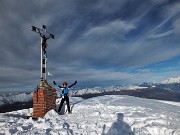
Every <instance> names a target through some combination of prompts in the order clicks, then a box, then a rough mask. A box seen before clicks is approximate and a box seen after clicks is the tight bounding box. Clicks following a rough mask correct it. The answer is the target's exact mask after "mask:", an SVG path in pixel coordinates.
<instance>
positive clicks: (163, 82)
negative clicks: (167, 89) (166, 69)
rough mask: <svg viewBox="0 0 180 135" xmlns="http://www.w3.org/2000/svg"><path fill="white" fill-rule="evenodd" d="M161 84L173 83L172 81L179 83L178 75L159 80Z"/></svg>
mask: <svg viewBox="0 0 180 135" xmlns="http://www.w3.org/2000/svg"><path fill="white" fill-rule="evenodd" d="M160 83H161V84H173V83H180V77H177V78H169V79H166V80H164V81H161V82H160Z"/></svg>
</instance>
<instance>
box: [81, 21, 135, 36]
mask: <svg viewBox="0 0 180 135" xmlns="http://www.w3.org/2000/svg"><path fill="white" fill-rule="evenodd" d="M135 28H136V27H135V26H134V25H132V24H128V23H127V22H125V21H122V20H115V21H112V22H110V23H108V24H104V25H101V26H97V27H93V28H92V29H90V30H88V31H87V32H86V33H85V34H84V35H85V36H86V37H89V36H90V37H91V36H93V37H97V38H98V39H99V38H100V37H107V38H108V37H111V36H113V37H114V36H118V37H119V38H121V39H124V38H125V35H126V34H127V33H128V32H129V31H131V30H133V29H135Z"/></svg>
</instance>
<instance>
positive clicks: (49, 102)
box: [32, 80, 57, 118]
mask: <svg viewBox="0 0 180 135" xmlns="http://www.w3.org/2000/svg"><path fill="white" fill-rule="evenodd" d="M56 96H57V94H56V89H55V88H52V87H51V86H50V85H49V84H48V82H47V81H46V80H44V81H41V82H40V84H39V86H38V90H37V91H36V92H33V116H32V117H35V118H37V117H41V118H42V117H44V116H45V114H46V113H47V112H48V111H49V110H51V109H55V108H56Z"/></svg>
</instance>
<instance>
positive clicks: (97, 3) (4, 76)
mask: <svg viewBox="0 0 180 135" xmlns="http://www.w3.org/2000/svg"><path fill="white" fill-rule="evenodd" d="M42 24H44V25H47V31H48V32H50V33H52V34H54V35H55V39H49V40H48V47H47V58H48V64H47V70H48V72H50V73H51V74H52V75H53V76H48V82H49V83H50V84H52V81H53V80H56V81H57V82H58V83H62V82H64V81H67V82H68V83H69V84H70V83H73V82H74V81H75V80H77V81H78V86H79V87H86V86H87V87H91V86H107V85H117V84H132V83H141V82H150V81H151V82H157V81H162V80H164V79H167V78H171V77H178V76H179V75H180V0H53V1H52V0H38V1H37V0H31V1H28V0H18V1H14V0H1V1H0V47H1V49H0V87H10V86H12V87H19V86H26V87H31V86H32V87H33V86H36V85H37V84H38V83H39V82H40V36H39V35H38V34H37V33H34V32H32V31H31V26H37V27H41V26H42Z"/></svg>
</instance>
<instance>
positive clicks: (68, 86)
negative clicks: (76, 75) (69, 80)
mask: <svg viewBox="0 0 180 135" xmlns="http://www.w3.org/2000/svg"><path fill="white" fill-rule="evenodd" d="M76 83H77V81H75V82H74V83H73V84H72V85H70V86H68V88H71V87H72V86H74V85H76Z"/></svg>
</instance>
